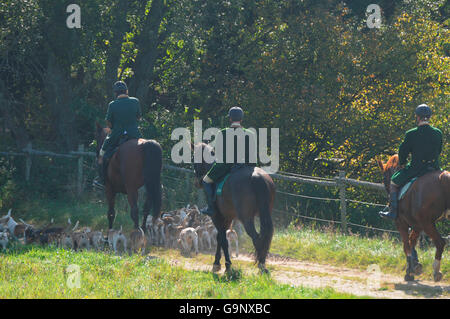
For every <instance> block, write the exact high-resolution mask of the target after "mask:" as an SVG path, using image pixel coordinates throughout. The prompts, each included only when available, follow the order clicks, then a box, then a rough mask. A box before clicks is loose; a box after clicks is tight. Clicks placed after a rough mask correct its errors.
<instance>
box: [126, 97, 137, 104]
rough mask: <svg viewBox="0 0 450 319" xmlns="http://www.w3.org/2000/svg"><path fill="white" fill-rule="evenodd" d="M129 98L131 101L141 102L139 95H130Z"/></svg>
mask: <svg viewBox="0 0 450 319" xmlns="http://www.w3.org/2000/svg"><path fill="white" fill-rule="evenodd" d="M128 99H130V100H131V101H134V102H138V103H139V99H138V98H137V97H133V96H129V97H128Z"/></svg>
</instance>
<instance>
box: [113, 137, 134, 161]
mask: <svg viewBox="0 0 450 319" xmlns="http://www.w3.org/2000/svg"><path fill="white" fill-rule="evenodd" d="M133 139H135V138H133V137H130V136H129V135H128V134H127V133H126V132H125V133H124V134H122V135H121V136H120V138H119V141H118V142H117V145H116V146H114V148H113V150H112V152H111V154H112V155H111V157H112V156H113V155H114V154H115V153H116V152H117V150H118V149H119V147H120V145H122V144H123V143H125V142H128V141H129V140H133Z"/></svg>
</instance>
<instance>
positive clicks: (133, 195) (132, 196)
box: [127, 189, 139, 229]
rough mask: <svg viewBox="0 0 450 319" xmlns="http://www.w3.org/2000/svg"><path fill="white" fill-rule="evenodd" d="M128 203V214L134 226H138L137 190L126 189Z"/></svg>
mask: <svg viewBox="0 0 450 319" xmlns="http://www.w3.org/2000/svg"><path fill="white" fill-rule="evenodd" d="M127 197H128V204H130V207H131V209H130V215H131V219H132V220H133V222H134V228H135V229H137V228H139V210H138V206H137V200H138V192H137V189H136V190H133V191H127Z"/></svg>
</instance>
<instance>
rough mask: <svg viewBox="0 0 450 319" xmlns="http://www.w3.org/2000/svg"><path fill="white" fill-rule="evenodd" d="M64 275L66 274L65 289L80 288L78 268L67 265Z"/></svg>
mask: <svg viewBox="0 0 450 319" xmlns="http://www.w3.org/2000/svg"><path fill="white" fill-rule="evenodd" d="M66 273H67V280H66V284H67V287H69V288H70V289H74V288H81V270H80V266H78V265H75V264H72V265H69V266H67V268H66Z"/></svg>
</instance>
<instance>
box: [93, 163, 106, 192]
mask: <svg viewBox="0 0 450 319" xmlns="http://www.w3.org/2000/svg"><path fill="white" fill-rule="evenodd" d="M107 167H108V160H107V159H103V161H102V163H101V164H98V167H97V168H98V177H97V178H96V179H95V180H94V182H93V184H94V186H98V187H105V176H106V170H107Z"/></svg>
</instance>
